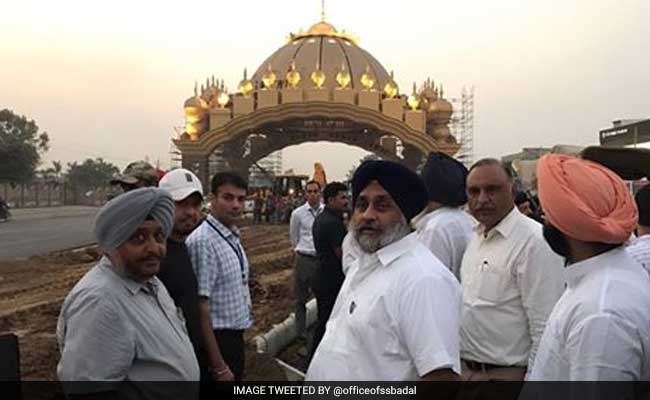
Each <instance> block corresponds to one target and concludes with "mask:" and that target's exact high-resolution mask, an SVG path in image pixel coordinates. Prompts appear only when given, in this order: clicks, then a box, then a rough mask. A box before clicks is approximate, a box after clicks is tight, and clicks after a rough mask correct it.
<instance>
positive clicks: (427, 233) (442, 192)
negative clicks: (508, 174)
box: [415, 152, 473, 280]
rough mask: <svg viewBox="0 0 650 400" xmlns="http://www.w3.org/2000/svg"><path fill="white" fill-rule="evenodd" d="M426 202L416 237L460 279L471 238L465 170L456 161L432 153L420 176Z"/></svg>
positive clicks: (419, 219) (416, 224) (444, 155)
mask: <svg viewBox="0 0 650 400" xmlns="http://www.w3.org/2000/svg"><path fill="white" fill-rule="evenodd" d="M421 177H422V181H423V182H424V186H425V187H426V188H427V195H428V199H429V202H428V203H427V206H426V207H425V209H424V212H423V213H422V214H421V215H420V216H419V218H418V220H417V222H415V229H416V231H417V237H418V239H419V240H420V242H422V244H424V245H425V246H426V247H427V248H428V249H429V250H431V252H432V253H433V254H434V255H435V256H436V257H437V258H438V260H440V261H441V262H442V263H443V265H445V266H446V267H447V268H449V270H450V271H451V272H452V273H453V274H454V276H456V278H457V279H459V280H460V265H461V261H462V260H463V254H464V253H465V249H466V248H467V243H468V242H469V240H470V238H471V236H472V225H473V221H472V218H471V217H470V216H469V215H468V214H467V213H466V212H465V211H463V210H462V209H461V207H462V206H463V205H464V204H465V203H467V193H466V188H465V180H466V179H467V168H465V166H464V165H463V164H462V163H461V162H459V161H458V160H456V159H454V158H452V157H449V156H448V155H446V154H443V153H437V152H433V153H431V154H430V155H429V157H428V158H427V162H426V163H425V164H424V167H423V168H422V173H421Z"/></svg>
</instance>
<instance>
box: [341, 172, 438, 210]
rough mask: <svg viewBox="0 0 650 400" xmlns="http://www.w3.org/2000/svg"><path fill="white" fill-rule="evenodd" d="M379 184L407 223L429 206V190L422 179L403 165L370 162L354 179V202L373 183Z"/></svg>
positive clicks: (355, 174) (356, 173)
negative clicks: (395, 204)
mask: <svg viewBox="0 0 650 400" xmlns="http://www.w3.org/2000/svg"><path fill="white" fill-rule="evenodd" d="M374 180H376V181H377V182H379V184H380V185H381V187H383V188H384V189H385V190H386V191H387V192H388V193H389V194H390V196H391V197H392V198H393V200H394V201H395V203H397V206H398V207H399V208H400V210H401V211H402V214H404V217H405V218H406V220H407V221H410V220H411V218H413V217H414V216H416V215H418V213H420V211H422V209H423V208H424V207H425V206H426V205H427V190H426V188H425V187H424V184H423V183H422V180H420V177H419V176H418V175H417V174H416V173H415V172H413V171H411V170H410V169H408V168H407V167H405V166H403V165H402V164H398V163H395V162H392V161H383V160H370V161H366V162H364V163H363V164H361V165H360V166H359V168H357V170H356V171H355V173H354V176H353V177H352V202H353V204H354V203H356V201H357V197H359V193H361V192H362V191H363V189H365V187H366V186H368V184H369V183H370V182H372V181H374Z"/></svg>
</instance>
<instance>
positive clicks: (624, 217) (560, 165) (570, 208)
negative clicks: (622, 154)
mask: <svg viewBox="0 0 650 400" xmlns="http://www.w3.org/2000/svg"><path fill="white" fill-rule="evenodd" d="M537 183H538V191H539V200H540V202H541V203H542V208H543V209H544V213H545V215H546V219H547V220H548V221H549V222H550V223H551V224H552V225H553V226H555V227H556V228H558V229H559V230H560V231H561V232H562V233H564V234H565V235H567V236H569V237H572V238H574V239H577V240H581V241H584V242H598V243H610V244H619V243H623V242H625V241H626V240H627V239H628V238H629V237H630V234H631V233H632V232H633V231H634V228H635V227H636V224H637V218H638V213H637V209H636V204H635V202H634V199H633V198H632V195H631V194H630V192H629V190H628V188H627V186H626V185H625V182H623V181H622V180H621V178H619V177H618V175H616V174H615V173H614V172H612V171H610V170H609V169H607V168H605V167H603V166H602V165H600V164H597V163H594V162H592V161H588V160H583V159H580V158H575V157H570V156H566V155H562V154H547V155H545V156H544V157H542V158H541V159H540V160H539V163H538V164H537Z"/></svg>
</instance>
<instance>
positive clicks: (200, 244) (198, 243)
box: [186, 237, 219, 298]
mask: <svg viewBox="0 0 650 400" xmlns="http://www.w3.org/2000/svg"><path fill="white" fill-rule="evenodd" d="M186 244H187V249H188V252H189V254H190V259H191V260H192V267H193V268H194V273H195V275H196V281H197V285H198V294H199V296H200V297H205V298H210V297H211V296H212V289H213V288H214V286H215V284H216V281H217V277H218V275H219V274H218V271H217V267H218V263H217V260H216V254H215V250H214V248H213V247H212V246H211V245H210V243H209V242H208V240H207V238H202V237H200V238H196V239H195V240H190V241H188V242H187V243H186Z"/></svg>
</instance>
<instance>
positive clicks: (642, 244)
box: [626, 235, 650, 273]
mask: <svg viewBox="0 0 650 400" xmlns="http://www.w3.org/2000/svg"><path fill="white" fill-rule="evenodd" d="M626 250H627V252H628V254H629V255H630V256H631V257H632V258H633V259H634V260H636V261H637V262H638V263H639V264H641V265H642V266H643V268H645V270H646V271H648V273H650V235H643V236H639V237H636V238H634V239H632V240H631V241H630V243H629V245H628V246H627V247H626Z"/></svg>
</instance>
